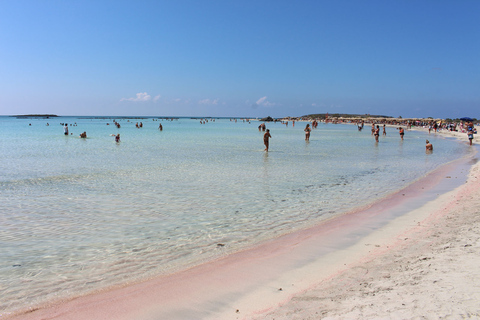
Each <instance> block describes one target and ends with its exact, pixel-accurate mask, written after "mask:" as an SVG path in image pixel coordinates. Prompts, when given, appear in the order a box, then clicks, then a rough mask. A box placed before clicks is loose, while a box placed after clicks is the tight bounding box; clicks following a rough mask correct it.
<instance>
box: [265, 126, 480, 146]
mask: <svg viewBox="0 0 480 320" xmlns="http://www.w3.org/2000/svg"><path fill="white" fill-rule="evenodd" d="M357 126H358V131H362V129H363V127H364V122H363V121H362V122H360V123H358V124H357ZM317 127H318V122H317V121H316V120H314V121H313V122H312V126H311V127H310V123H307V125H306V126H305V129H304V130H303V131H305V141H310V133H311V131H312V128H317ZM466 127H467V129H466V130H467V135H468V139H469V141H470V145H472V141H473V135H474V134H476V133H477V132H476V129H475V128H474V126H473V122H469V123H467V124H466ZM396 129H397V130H398V132H399V135H400V139H401V140H402V141H403V138H404V136H405V129H404V128H403V127H398V128H396ZM431 129H434V130H435V132H437V130H438V126H436V124H435V125H432V126H431V127H429V130H428V132H429V133H430V131H431ZM258 130H259V131H260V130H262V131H265V130H266V132H265V134H264V135H263V143H264V145H265V151H268V148H269V139H270V138H271V137H272V136H271V134H270V130H268V129H266V126H265V123H262V124H260V125H259V126H258ZM372 135H373V136H374V137H375V142H378V141H379V140H378V139H379V136H380V126H379V125H378V124H377V125H376V124H375V123H372ZM382 135H383V136H386V135H387V130H386V125H385V124H383V132H382ZM425 150H426V152H427V153H431V152H432V151H433V145H432V143H431V142H430V141H429V140H426V141H425Z"/></svg>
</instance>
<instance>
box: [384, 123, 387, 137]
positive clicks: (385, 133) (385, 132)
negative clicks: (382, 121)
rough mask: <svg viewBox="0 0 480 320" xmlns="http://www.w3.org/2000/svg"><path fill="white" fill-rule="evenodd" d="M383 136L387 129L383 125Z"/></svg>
mask: <svg viewBox="0 0 480 320" xmlns="http://www.w3.org/2000/svg"><path fill="white" fill-rule="evenodd" d="M383 135H384V136H386V135H387V127H386V126H385V125H383Z"/></svg>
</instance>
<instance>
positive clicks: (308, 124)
mask: <svg viewBox="0 0 480 320" xmlns="http://www.w3.org/2000/svg"><path fill="white" fill-rule="evenodd" d="M303 131H305V141H309V140H310V131H312V129H311V128H310V123H307V126H306V127H305V130H303Z"/></svg>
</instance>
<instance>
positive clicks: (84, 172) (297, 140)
mask: <svg viewBox="0 0 480 320" xmlns="http://www.w3.org/2000/svg"><path fill="white" fill-rule="evenodd" d="M117 120H118V121H119V122H120V124H121V125H122V127H121V128H120V129H117V128H116V127H114V126H113V125H112V118H109V119H89V118H72V117H59V118H54V119H15V118H9V117H0V203H1V205H0V246H1V250H0V297H1V299H0V315H5V314H7V313H8V312H11V311H14V310H18V309H22V308H25V307H29V306H35V305H38V304H41V303H44V302H46V301H49V300H54V299H57V298H64V297H69V296H76V295H81V294H85V293H88V292H92V291H95V290H97V289H100V288H104V287H108V286H112V285H117V284H122V283H126V282H131V281H135V280H138V279H142V278H147V277H151V276H154V275H158V274H162V273H168V272H173V271H175V270H178V269H182V268H185V267H186V266H189V265H193V264H198V263H200V262H202V261H206V260H209V259H212V258H215V257H219V256H221V255H225V254H227V253H229V252H233V251H235V250H238V249H241V248H245V247H247V246H250V245H252V244H255V243H257V242H259V241H262V240H265V239H268V238H272V237H275V236H278V235H280V234H284V233H287V232H291V231H293V230H296V229H299V228H304V227H306V226H308V225H312V224H314V223H318V222H319V221H321V220H323V219H327V218H329V217H332V216H334V215H337V214H341V213H342V212H344V211H346V210H349V209H351V208H353V207H355V206H359V205H363V204H366V203H368V202H370V201H373V200H375V199H379V198H382V197H384V196H385V195H387V194H389V193H392V192H394V191H396V190H398V189H400V188H402V187H404V186H405V185H407V184H408V183H411V182H412V181H413V180H416V179H418V178H420V177H422V176H424V175H425V174H427V173H428V172H430V171H432V170H433V169H435V168H437V167H438V166H440V165H442V164H444V163H447V162H449V161H451V160H454V159H457V158H459V157H462V156H465V155H467V154H468V152H469V150H471V149H469V148H468V147H467V146H466V145H465V144H460V143H458V142H455V141H453V140H448V139H443V138H440V137H438V138H437V137H435V136H434V135H433V134H432V135H430V136H428V135H426V134H424V133H420V132H412V131H407V132H406V135H405V141H403V142H401V141H400V138H399V135H398V132H397V131H396V130H395V129H393V128H387V137H386V138H384V137H382V136H381V137H380V142H379V143H378V145H376V144H375V142H374V139H373V137H372V136H371V135H370V130H369V127H368V126H367V127H366V128H365V129H364V131H363V132H358V131H357V129H356V127H355V126H350V125H332V124H328V125H325V124H320V125H319V127H318V129H316V130H314V131H313V132H312V136H311V140H310V142H309V143H306V142H305V141H304V132H303V129H304V127H305V123H299V122H297V123H296V126H295V127H292V124H291V123H290V124H289V126H288V127H286V126H285V125H282V124H280V123H277V124H268V123H267V128H269V129H270V130H271V134H272V139H271V140H270V150H271V151H270V152H269V153H268V154H267V153H265V152H263V148H264V146H263V138H262V137H263V133H261V132H259V131H258V129H257V126H258V124H259V123H258V122H252V123H251V124H249V123H247V122H242V121H241V120H239V121H238V122H232V121H230V120H228V119H217V120H216V121H215V122H212V121H210V122H208V123H206V124H200V123H199V120H192V119H179V120H175V121H166V120H158V121H157V120H156V119H155V120H153V119H117ZM140 121H142V122H143V124H144V127H143V128H141V129H137V128H135V122H140ZM47 122H48V123H49V124H50V125H49V126H46V124H47ZM64 122H67V123H76V124H77V126H70V127H69V129H70V132H72V133H73V135H71V136H64V134H63V127H62V126H61V125H60V123H64ZM107 123H110V125H107ZM159 123H162V125H163V127H164V130H163V131H162V132H160V131H159V130H158V125H159ZM29 124H31V126H29ZM83 131H86V132H87V135H88V138H87V139H80V138H79V137H78V135H79V134H80V133H81V132H83ZM116 133H120V134H121V142H120V143H115V142H114V138H113V137H112V136H111V134H116ZM426 138H428V139H429V140H430V141H431V142H432V143H433V145H434V147H435V151H434V153H433V154H425V151H424V150H425V147H424V145H425V139H426ZM219 244H222V245H223V246H222V245H219Z"/></svg>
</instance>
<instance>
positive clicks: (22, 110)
mask: <svg viewBox="0 0 480 320" xmlns="http://www.w3.org/2000/svg"><path fill="white" fill-rule="evenodd" d="M327 112H328V113H330V114H333V113H342V114H343V113H347V114H372V115H386V116H394V117H398V116H401V117H403V118H409V117H410V118H413V117H433V118H453V119H454V118H460V117H465V116H468V117H473V118H480V1H477V0H452V1H444V0H431V1H429V0H398V1H395V0H378V1H377V0H364V1H359V0H351V1H349V0H329V1H326V0H311V1H306V0H295V1H294V0H291V1H285V0H231V1H230V0H197V1H192V0H171V1H163V0H156V1H138V0H137V1H133V0H132V1H122V0H115V1H103V0H95V1H89V0H82V1H73V0H70V1H69V0H61V1H52V0H42V1H38V0H35V1H25V0H0V115H17V114H45V113H48V114H57V115H98V116H108V115H112V116H115V115H117V116H121V115H123V116H195V117H198V116H199V117H203V116H205V117H266V116H272V117H287V116H291V117H296V116H302V115H306V114H314V113H327Z"/></svg>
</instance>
